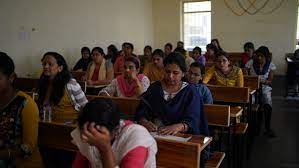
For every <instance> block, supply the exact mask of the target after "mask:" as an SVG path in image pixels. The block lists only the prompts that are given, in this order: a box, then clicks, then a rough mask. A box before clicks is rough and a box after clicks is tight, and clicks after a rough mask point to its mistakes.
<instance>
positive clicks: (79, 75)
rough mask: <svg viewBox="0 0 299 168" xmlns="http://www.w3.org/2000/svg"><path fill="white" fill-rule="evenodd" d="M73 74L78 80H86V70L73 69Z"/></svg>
mask: <svg viewBox="0 0 299 168" xmlns="http://www.w3.org/2000/svg"><path fill="white" fill-rule="evenodd" d="M71 74H72V75H73V77H74V78H75V79H76V80H77V81H82V80H83V81H84V80H86V79H84V77H85V75H86V72H85V71H71Z"/></svg>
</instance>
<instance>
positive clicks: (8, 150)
mask: <svg viewBox="0 0 299 168" xmlns="http://www.w3.org/2000/svg"><path fill="white" fill-rule="evenodd" d="M7 152H8V159H10V149H9V148H7Z"/></svg>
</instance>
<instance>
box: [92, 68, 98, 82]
mask: <svg viewBox="0 0 299 168" xmlns="http://www.w3.org/2000/svg"><path fill="white" fill-rule="evenodd" d="M99 73H100V67H96V68H95V69H94V71H93V74H92V77H91V80H92V81H98V80H99Z"/></svg>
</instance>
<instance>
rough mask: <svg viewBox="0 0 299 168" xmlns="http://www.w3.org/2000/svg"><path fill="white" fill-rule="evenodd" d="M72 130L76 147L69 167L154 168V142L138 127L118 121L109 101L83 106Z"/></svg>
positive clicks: (116, 113) (92, 102)
mask: <svg viewBox="0 0 299 168" xmlns="http://www.w3.org/2000/svg"><path fill="white" fill-rule="evenodd" d="M78 126H79V127H78V128H76V129H75V130H74V131H72V133H71V136H72V138H73V141H72V142H73V143H74V144H75V145H76V146H77V147H78V149H79V151H78V152H77V155H76V158H75V160H74V162H73V168H85V167H91V168H98V167H145V168H154V167H156V158H155V155H156V153H157V143H156V141H155V139H154V138H153V137H152V136H151V135H150V134H149V132H148V131H147V130H146V129H145V128H144V127H142V126H140V125H137V124H134V123H133V122H131V121H125V120H120V116H119V111H118V108H117V107H116V104H114V103H113V102H112V101H111V100H108V99H95V100H92V101H91V102H89V103H87V104H86V106H85V107H84V108H83V110H82V113H81V114H80V116H79V118H78Z"/></svg>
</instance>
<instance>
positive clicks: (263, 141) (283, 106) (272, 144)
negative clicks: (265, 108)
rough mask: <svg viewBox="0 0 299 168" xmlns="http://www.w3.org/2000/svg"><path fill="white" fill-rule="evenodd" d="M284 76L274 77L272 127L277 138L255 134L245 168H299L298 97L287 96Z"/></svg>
mask: <svg viewBox="0 0 299 168" xmlns="http://www.w3.org/2000/svg"><path fill="white" fill-rule="evenodd" d="M284 95H285V79H284V77H276V78H275V80H274V81H273V92H272V98H273V112H272V128H273V130H274V131H275V133H276V135H277V138H274V139H268V138H266V137H265V136H263V132H261V135H260V136H257V137H256V138H255V142H254V145H253V146H252V152H251V155H250V158H249V160H248V161H245V162H244V167H246V168H259V167H267V168H299V130H298V129H299V99H297V100H286V99H285V97H284Z"/></svg>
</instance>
